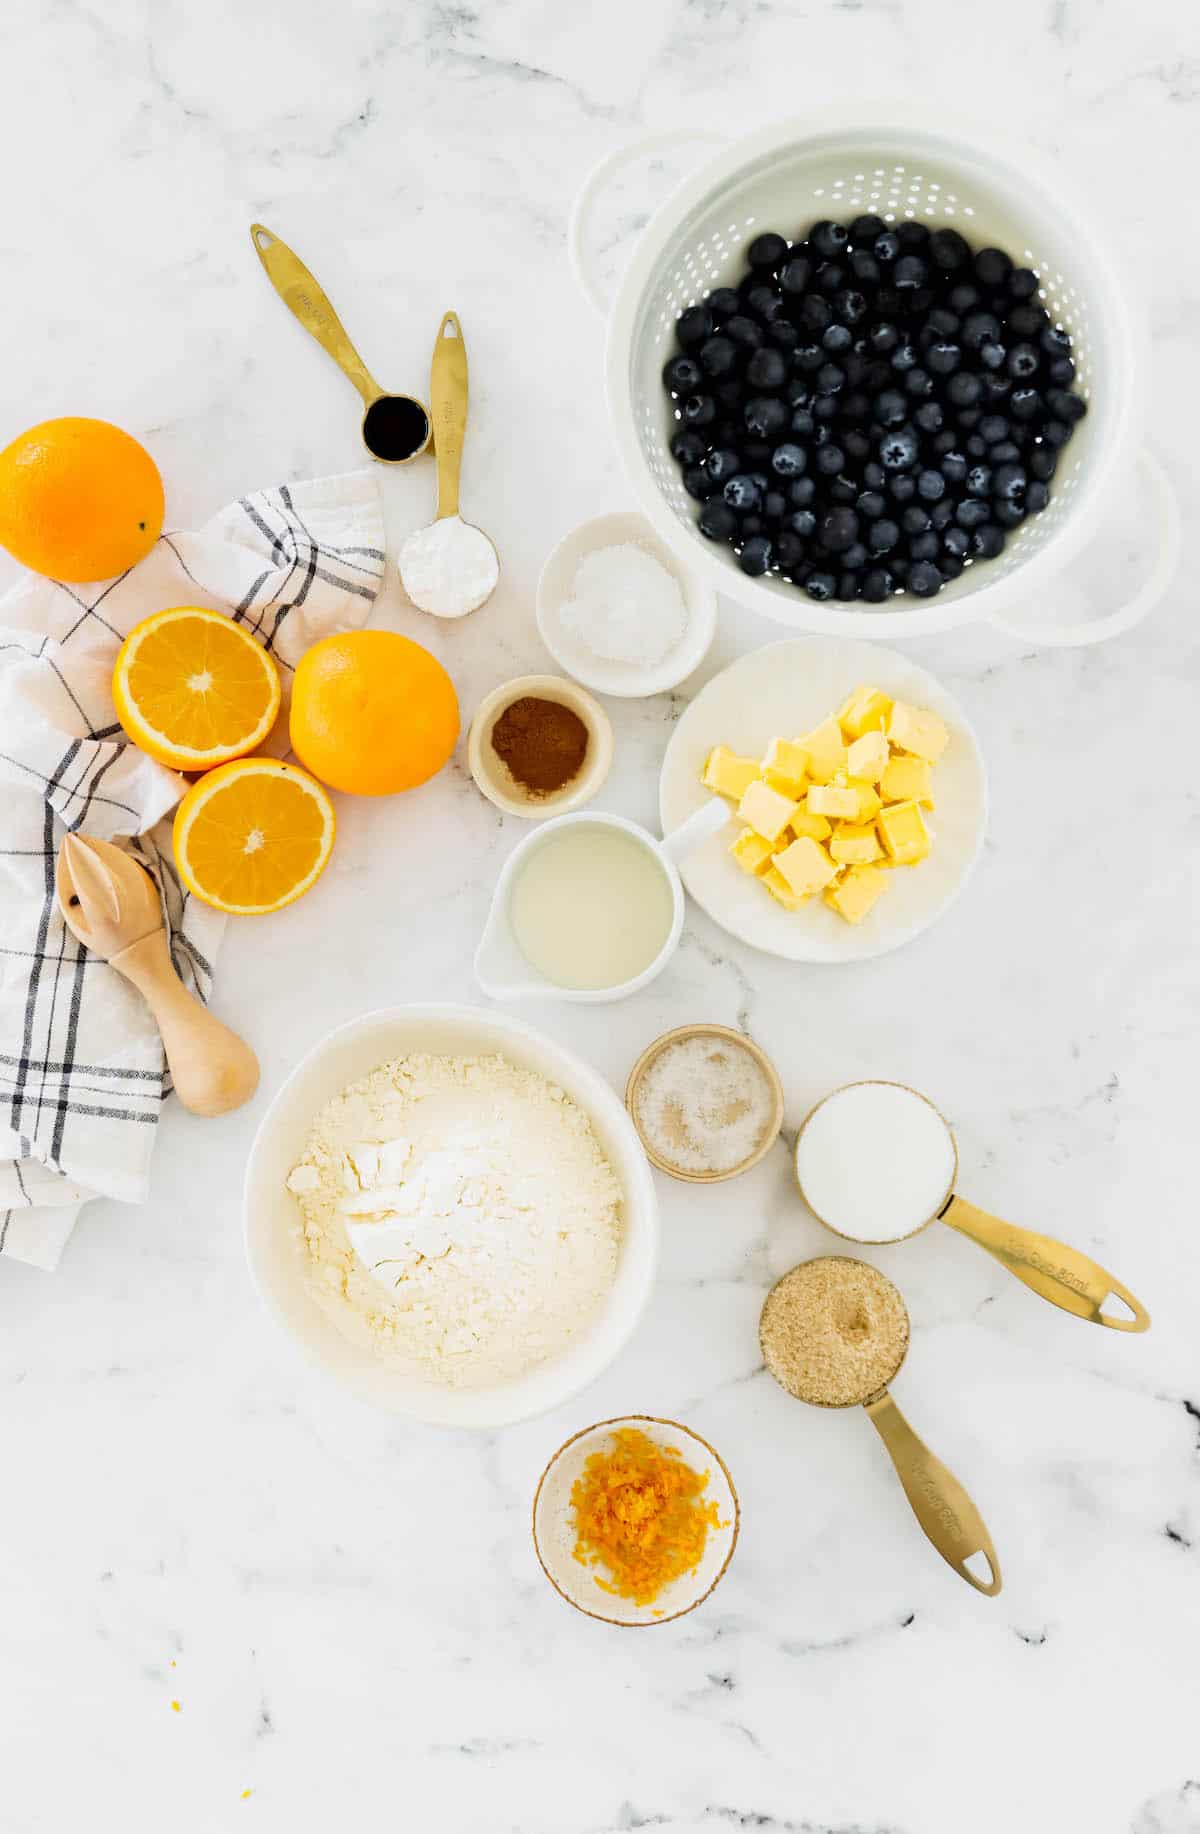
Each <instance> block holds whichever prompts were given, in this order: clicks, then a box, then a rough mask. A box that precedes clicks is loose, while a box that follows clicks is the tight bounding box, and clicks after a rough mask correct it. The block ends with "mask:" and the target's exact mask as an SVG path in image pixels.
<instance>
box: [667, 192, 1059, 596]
mask: <svg viewBox="0 0 1200 1834" xmlns="http://www.w3.org/2000/svg"><path fill="white" fill-rule="evenodd" d="M747 259H748V262H749V268H748V271H747V273H746V274H745V275H744V277H743V278H742V280H741V281H740V282H739V284H738V285H737V286H736V287H718V288H717V289H716V291H715V292H712V293H710V294H709V295H708V297H707V298H706V299H705V301H704V302H703V304H702V305H696V306H689V307H688V308H687V310H686V311H685V312H682V313H681V314H680V316H679V318H678V319H677V320H676V324H675V336H676V339H677V342H678V346H679V349H678V352H677V354H676V355H674V356H672V357H671V359H670V361H669V362H668V363H667V365H666V368H665V369H664V371H663V381H664V383H665V384H666V387H667V390H668V392H669V394H670V395H671V396H672V398H673V401H674V406H675V416H676V419H677V421H678V423H679V424H678V427H677V428H676V431H675V433H674V434H673V436H672V439H671V451H672V453H673V454H674V456H675V458H676V459H677V460H678V462H679V464H680V466H681V467H682V470H683V483H684V486H685V488H686V489H687V490H688V492H689V493H690V494H691V495H692V496H693V497H695V498H696V499H697V500H698V501H699V502H700V503H701V505H702V508H701V510H700V516H699V523H700V528H701V530H702V531H703V533H704V534H705V535H707V536H708V537H709V538H710V539H711V540H713V541H724V542H729V543H730V544H731V545H732V546H733V547H734V548H735V549H736V551H737V556H738V564H739V565H740V566H741V568H742V570H743V572H745V573H749V574H754V575H758V574H763V573H767V572H777V573H780V574H782V575H783V576H784V577H785V578H787V579H789V580H792V581H794V582H795V584H796V585H798V586H801V587H803V589H804V591H805V592H807V593H808V595H809V597H810V598H813V599H842V600H852V599H865V600H866V601H868V602H869V603H872V604H878V603H881V602H882V601H884V600H886V599H888V598H890V597H891V596H892V595H893V594H894V593H900V592H905V591H907V592H913V593H916V594H918V595H919V596H920V597H922V598H928V597H931V596H932V595H933V594H934V593H935V592H939V591H940V590H941V588H942V587H943V586H944V585H945V584H946V583H947V582H948V581H949V580H953V579H957V578H958V576H959V574H960V573H961V572H962V571H963V568H964V567H966V566H970V565H971V564H972V563H973V562H974V561H976V560H990V559H992V558H994V556H996V555H997V554H999V553H1000V552H1001V550H1002V549H1003V547H1004V543H1005V540H1006V538H1007V536H1008V534H1009V533H1010V532H1011V531H1012V530H1013V529H1015V528H1016V527H1017V526H1018V525H1019V524H1020V523H1021V522H1023V521H1024V519H1025V517H1026V516H1030V515H1036V514H1037V512H1038V511H1039V510H1042V509H1044V508H1045V507H1046V504H1047V503H1048V501H1049V499H1050V481H1051V479H1052V478H1053V476H1054V472H1055V468H1056V466H1057V464H1058V458H1059V454H1060V452H1061V451H1062V449H1063V447H1064V446H1065V445H1066V443H1067V441H1068V440H1069V439H1070V437H1071V435H1072V433H1073V432H1074V430H1075V425H1076V422H1077V421H1079V420H1080V419H1082V417H1083V415H1084V414H1085V413H1086V412H1087V405H1086V403H1085V402H1084V400H1083V398H1082V396H1080V395H1079V394H1077V393H1076V391H1075V388H1074V383H1075V364H1074V361H1073V359H1072V356H1071V339H1070V337H1069V336H1068V335H1067V333H1066V332H1065V331H1064V330H1062V329H1061V327H1059V326H1056V325H1054V324H1053V323H1052V322H1051V318H1050V314H1049V313H1048V312H1047V310H1046V308H1045V307H1044V306H1043V305H1042V304H1041V303H1040V301H1039V298H1038V278H1037V275H1036V274H1035V273H1034V272H1033V270H1032V268H1027V267H1017V266H1015V265H1014V263H1013V261H1012V259H1011V257H1010V256H1008V255H1006V254H1005V253H1004V251H1003V249H999V248H981V249H978V250H975V249H972V247H971V246H970V244H969V243H968V242H967V241H966V239H965V238H964V237H963V236H961V235H959V233H958V231H957V230H955V229H934V230H932V231H931V230H930V229H929V228H928V227H927V225H925V224H924V223H918V222H915V221H905V222H902V223H898V224H897V225H896V226H895V227H894V228H892V227H889V225H888V224H886V223H885V222H884V221H883V219H882V217H878V216H859V217H855V219H854V221H853V222H852V223H848V224H847V223H834V222H830V221H827V220H826V221H822V222H819V223H815V224H814V225H813V227H812V228H811V229H810V230H809V232H808V235H807V236H806V237H805V238H804V240H803V241H799V242H792V243H789V242H787V241H786V240H785V238H784V237H783V236H780V235H776V234H774V233H767V234H764V235H760V236H756V237H755V238H754V240H753V242H751V244H750V246H749V249H748V250H747Z"/></svg>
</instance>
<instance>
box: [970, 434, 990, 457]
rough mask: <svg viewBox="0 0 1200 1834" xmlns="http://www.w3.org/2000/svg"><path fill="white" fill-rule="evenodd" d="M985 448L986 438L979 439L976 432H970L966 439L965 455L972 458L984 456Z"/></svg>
mask: <svg viewBox="0 0 1200 1834" xmlns="http://www.w3.org/2000/svg"><path fill="white" fill-rule="evenodd" d="M987 450H988V447H987V441H986V439H981V438H980V437H979V434H978V433H972V434H971V436H970V438H969V439H968V440H967V457H968V458H973V459H981V458H986V457H987Z"/></svg>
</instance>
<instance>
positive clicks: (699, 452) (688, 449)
mask: <svg viewBox="0 0 1200 1834" xmlns="http://www.w3.org/2000/svg"><path fill="white" fill-rule="evenodd" d="M707 451H708V441H707V440H706V439H705V437H704V435H703V433H701V432H699V431H698V430H697V428H695V427H680V428H679V430H678V431H677V432H675V433H672V435H671V452H672V454H673V456H674V457H675V458H677V459H678V460H679V463H680V464H681V465H698V464H699V463H700V461H701V459H702V458H703V457H704V454H705V453H706V452H707Z"/></svg>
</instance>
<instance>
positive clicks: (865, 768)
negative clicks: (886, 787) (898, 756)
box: [846, 731, 892, 783]
mask: <svg viewBox="0 0 1200 1834" xmlns="http://www.w3.org/2000/svg"><path fill="white" fill-rule="evenodd" d="M891 755H892V754H891V752H890V751H889V749H888V742H887V740H886V739H885V738H884V736H883V734H882V733H881V732H876V731H871V732H864V733H863V736H862V738H861V739H855V741H854V743H853V744H852V745H850V746H847V748H846V769H847V771H848V772H849V773H850V775H851V776H852V777H861V778H862V780H863V781H864V783H878V782H879V779H880V778H881V777H882V776H883V773H884V769H885V767H886V765H887V761H888V759H889V758H890V757H891Z"/></svg>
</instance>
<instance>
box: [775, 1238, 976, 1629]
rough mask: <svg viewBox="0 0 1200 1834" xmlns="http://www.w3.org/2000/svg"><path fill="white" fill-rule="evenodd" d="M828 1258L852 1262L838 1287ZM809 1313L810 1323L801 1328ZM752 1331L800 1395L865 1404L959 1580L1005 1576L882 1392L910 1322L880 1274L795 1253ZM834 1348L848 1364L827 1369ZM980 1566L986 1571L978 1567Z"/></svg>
mask: <svg viewBox="0 0 1200 1834" xmlns="http://www.w3.org/2000/svg"><path fill="white" fill-rule="evenodd" d="M834 1267H837V1268H843V1269H851V1270H853V1272H852V1273H851V1274H850V1276H849V1278H848V1283H847V1284H846V1287H845V1290H844V1291H843V1292H841V1293H838V1294H832V1293H830V1291H829V1290H828V1289H829V1278H828V1276H829V1270H830V1269H831V1268H834ZM805 1299H809V1300H811V1301H813V1302H814V1303H815V1306H816V1310H817V1314H818V1322H817V1323H816V1325H815V1326H812V1325H811V1318H812V1314H811V1312H810V1313H809V1318H808V1320H805V1317H804V1313H805V1311H807V1309H808V1308H807V1307H804V1306H801V1305H799V1304H798V1303H797V1302H798V1301H803V1300H805ZM793 1308H795V1312H796V1323H797V1327H798V1328H797V1332H796V1334H795V1335H794V1336H793V1337H792V1338H791V1339H790V1340H789V1336H788V1332H787V1328H786V1327H787V1323H788V1317H789V1314H790V1313H791V1312H792V1311H793ZM806 1322H807V1323H809V1324H810V1328H809V1329H807V1330H801V1329H800V1327H801V1326H802V1325H803V1324H804V1323H806ZM758 1335H759V1344H760V1346H761V1348H762V1355H763V1362H764V1363H765V1364H766V1366H767V1369H768V1370H769V1371H770V1373H771V1375H773V1376H774V1378H775V1380H776V1381H777V1382H778V1383H779V1385H780V1387H781V1388H783V1389H784V1390H785V1391H786V1392H787V1393H788V1394H789V1395H793V1396H794V1397H795V1399H796V1400H797V1401H807V1402H808V1403H809V1405H810V1406H812V1407H863V1408H865V1409H866V1411H867V1415H868V1417H869V1419H870V1421H871V1425H872V1426H873V1427H874V1428H875V1431H876V1432H877V1433H878V1434H879V1437H880V1438H881V1439H882V1441H883V1443H884V1446H885V1447H886V1449H887V1454H888V1457H889V1458H890V1459H891V1461H892V1463H893V1465H894V1466H895V1467H896V1475H897V1477H898V1478H899V1479H900V1482H901V1484H902V1485H903V1487H904V1494H905V1496H906V1497H907V1498H908V1500H909V1503H910V1505H911V1507H912V1512H913V1514H914V1515H915V1516H916V1518H917V1521H918V1523H919V1524H920V1526H921V1530H922V1532H923V1533H924V1535H925V1536H926V1539H927V1540H928V1541H929V1542H931V1544H932V1545H933V1546H934V1547H935V1548H936V1549H937V1551H938V1553H939V1554H940V1555H941V1557H942V1559H943V1560H944V1561H945V1562H946V1564H947V1565H948V1566H950V1567H953V1569H954V1571H955V1572H956V1573H957V1574H958V1577H959V1578H960V1579H965V1580H966V1582H967V1584H968V1585H969V1586H972V1587H974V1589H975V1591H976V1592H982V1593H983V1594H984V1596H985V1597H986V1598H994V1597H995V1596H996V1594H997V1592H999V1590H1000V1587H1001V1585H1002V1583H1003V1581H1002V1580H1001V1577H1000V1562H999V1560H998V1559H997V1558H996V1550H995V1548H994V1547H993V1546H992V1538H991V1536H990V1535H989V1534H988V1531H987V1526H986V1524H985V1523H984V1520H983V1517H982V1516H981V1515H980V1513H979V1511H978V1509H976V1507H975V1505H974V1503H973V1502H972V1501H971V1499H970V1497H969V1496H968V1495H967V1493H966V1491H965V1490H964V1489H963V1487H962V1485H961V1484H960V1483H959V1481H958V1479H957V1478H956V1477H955V1476H954V1474H953V1472H951V1471H948V1470H947V1469H946V1467H945V1465H944V1464H943V1463H942V1462H941V1460H940V1459H939V1458H935V1457H934V1455H933V1453H932V1452H931V1451H930V1450H929V1447H928V1446H927V1445H926V1444H925V1442H924V1440H922V1439H919V1438H918V1436H917V1435H916V1433H914V1432H913V1430H912V1428H911V1426H909V1424H908V1421H907V1420H906V1419H905V1418H904V1415H903V1414H902V1413H901V1412H900V1409H899V1408H898V1407H897V1405H896V1403H895V1401H894V1400H893V1399H892V1396H891V1394H890V1393H889V1391H888V1384H889V1383H890V1382H893V1381H894V1380H895V1378H896V1376H897V1375H898V1374H899V1371H900V1368H901V1365H902V1364H903V1362H904V1358H905V1356H906V1355H907V1353H908V1339H909V1326H908V1308H907V1307H906V1306H905V1303H904V1301H903V1299H902V1298H901V1297H900V1294H899V1293H898V1292H897V1290H896V1288H895V1287H894V1286H893V1285H892V1282H891V1281H890V1280H889V1279H888V1278H887V1276H886V1275H885V1274H881V1273H880V1271H879V1269H878V1268H877V1267H872V1266H871V1265H870V1264H869V1263H868V1262H866V1261H858V1260H854V1259H852V1258H851V1257H850V1256H849V1255H819V1256H818V1257H817V1258H816V1259H815V1260H812V1261H801V1262H800V1264H799V1266H797V1267H793V1268H792V1269H791V1271H790V1272H789V1273H786V1274H784V1276H783V1278H782V1279H780V1280H777V1281H776V1282H775V1285H774V1286H773V1287H772V1288H771V1290H770V1292H769V1293H768V1294H767V1297H766V1299H765V1301H764V1302H763V1309H762V1315H761V1318H760V1320H759V1330H758ZM839 1351H842V1352H843V1353H844V1356H845V1360H846V1367H845V1369H844V1370H838V1371H837V1373H836V1375H835V1376H830V1375H828V1374H827V1373H826V1370H827V1369H828V1366H829V1359H836V1358H837V1357H838V1354H839ZM983 1565H986V1567H987V1574H986V1577H985V1576H984V1574H983V1572H981V1571H980V1570H979V1569H980V1568H981V1566H983Z"/></svg>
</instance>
